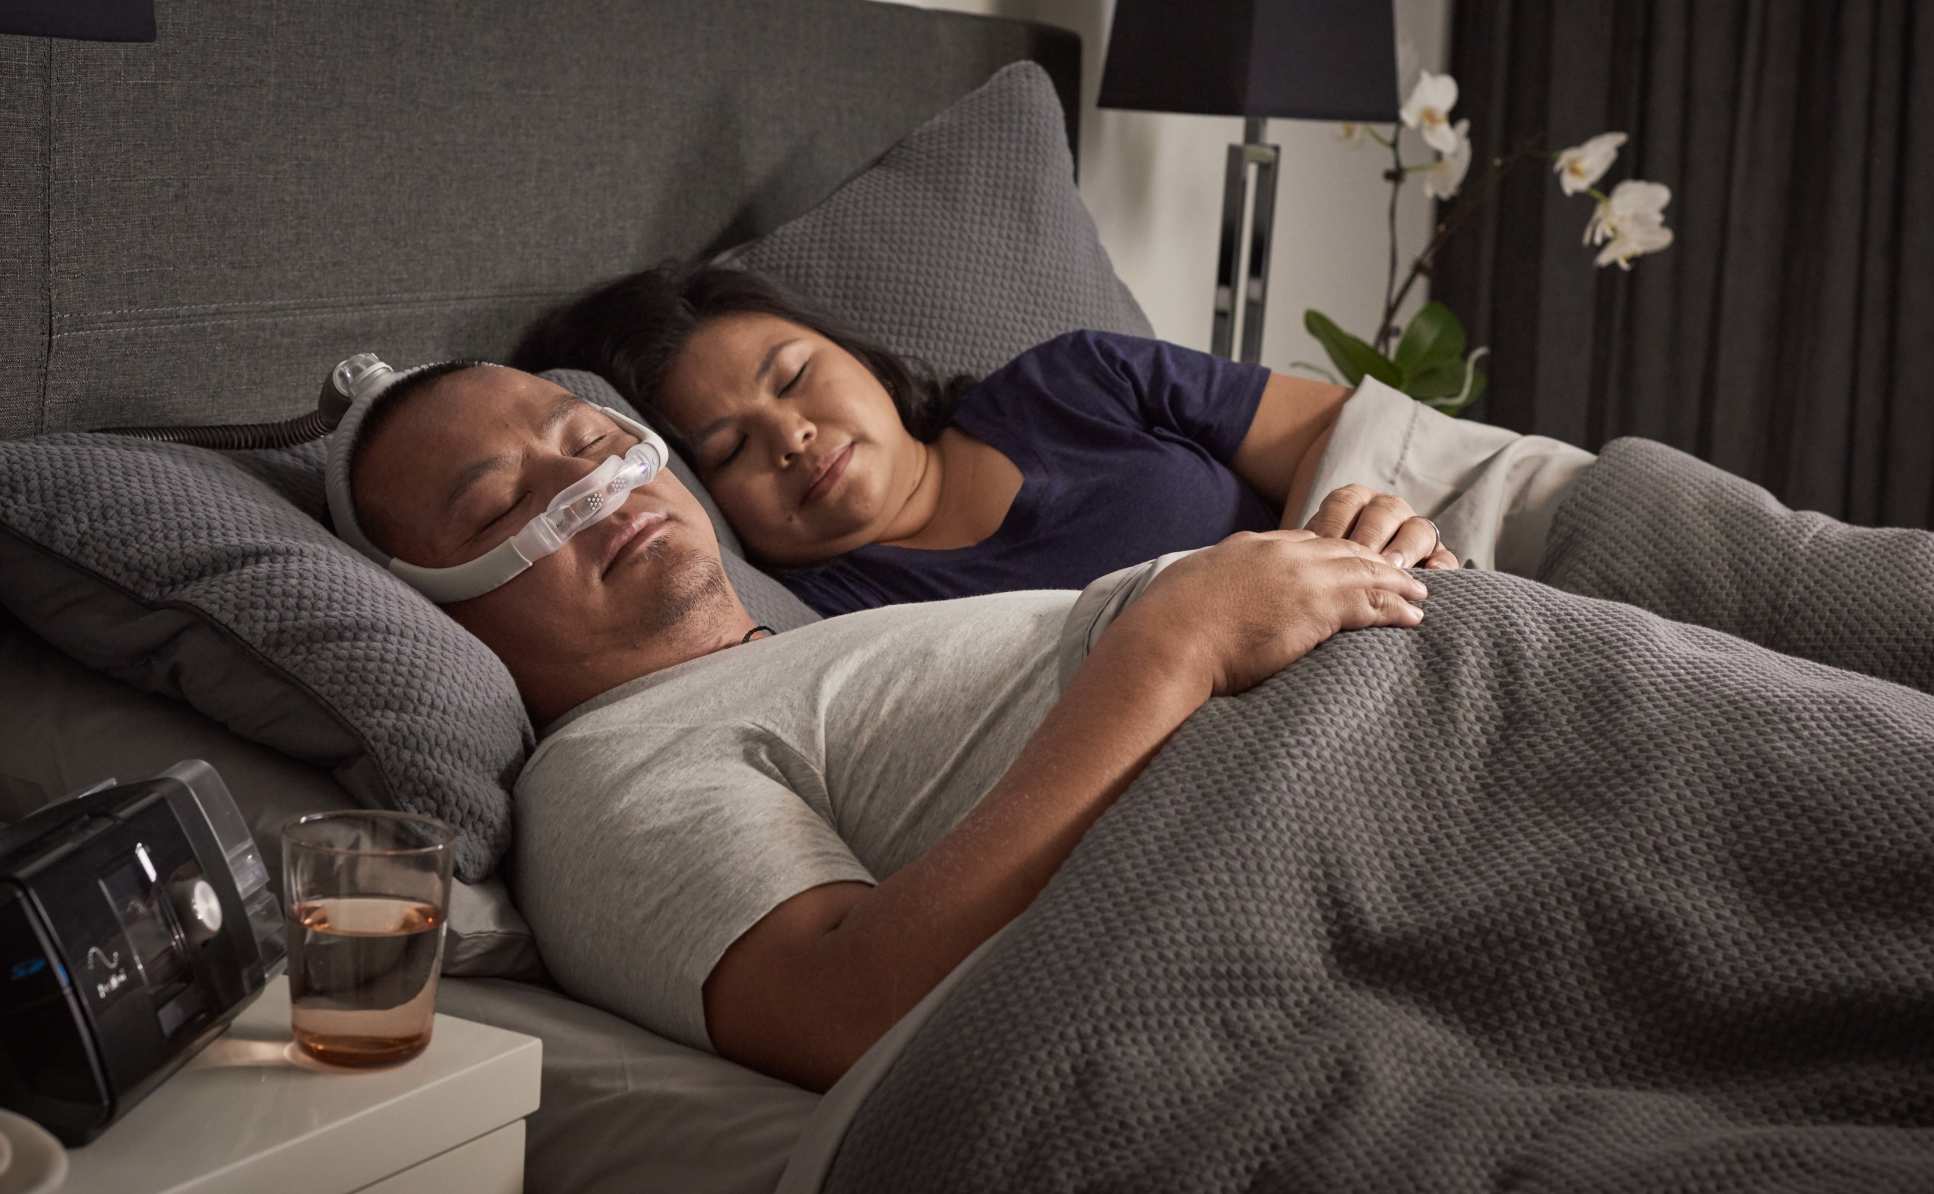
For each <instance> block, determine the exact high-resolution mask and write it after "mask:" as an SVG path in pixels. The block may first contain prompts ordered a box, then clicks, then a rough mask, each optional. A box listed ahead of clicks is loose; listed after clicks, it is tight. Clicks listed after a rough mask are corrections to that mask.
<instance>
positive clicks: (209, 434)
mask: <svg viewBox="0 0 1934 1194" xmlns="http://www.w3.org/2000/svg"><path fill="white" fill-rule="evenodd" d="M341 417H342V416H341V415H337V416H336V418H334V419H332V418H330V417H328V416H327V415H325V414H323V412H321V411H319V410H312V411H310V412H309V413H308V414H306V415H299V416H297V417H296V418H293V419H284V420H283V421H282V422H280V423H230V424H227V425H224V426H216V427H102V428H99V429H98V430H99V433H100V434H102V435H126V436H130V437H132V438H134V439H148V440H158V441H160V442H161V443H168V444H192V445H194V446H195V447H197V448H218V449H220V450H222V451H225V452H231V451H237V450H240V449H243V448H293V447H295V446H296V445H297V444H306V443H308V442H309V441H310V440H314V439H321V438H322V437H323V436H325V435H328V434H329V433H330V432H331V431H332V430H334V429H335V426H336V423H337V421H338V420H340V419H341Z"/></svg>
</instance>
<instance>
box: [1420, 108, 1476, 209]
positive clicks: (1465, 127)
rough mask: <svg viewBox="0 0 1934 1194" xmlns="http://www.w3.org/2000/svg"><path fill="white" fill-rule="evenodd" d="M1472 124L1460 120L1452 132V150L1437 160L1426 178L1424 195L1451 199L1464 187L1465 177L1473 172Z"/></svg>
mask: <svg viewBox="0 0 1934 1194" xmlns="http://www.w3.org/2000/svg"><path fill="white" fill-rule="evenodd" d="M1470 129H1471V122H1470V121H1468V120H1460V121H1458V122H1457V124H1456V126H1455V127H1453V128H1452V129H1451V130H1450V136H1451V149H1450V152H1448V153H1445V154H1444V155H1442V156H1441V157H1439V158H1438V159H1437V161H1436V162H1435V163H1434V164H1432V165H1431V167H1430V168H1429V169H1427V170H1424V171H1422V174H1423V176H1424V194H1426V195H1428V196H1430V197H1431V198H1432V199H1449V198H1451V197H1452V196H1454V195H1456V194H1457V190H1458V188H1459V187H1461V186H1463V185H1464V176H1465V175H1466V174H1469V173H1470V172H1471V138H1470Z"/></svg>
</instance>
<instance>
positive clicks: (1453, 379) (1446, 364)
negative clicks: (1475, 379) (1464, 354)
mask: <svg viewBox="0 0 1934 1194" xmlns="http://www.w3.org/2000/svg"><path fill="white" fill-rule="evenodd" d="M1403 381H1404V384H1403V385H1402V386H1400V387H1399V388H1400V389H1402V390H1403V392H1404V393H1406V394H1408V395H1410V396H1411V397H1412V398H1418V399H1422V400H1424V401H1427V402H1428V401H1431V400H1432V399H1437V398H1455V397H1457V396H1458V395H1459V394H1461V393H1463V392H1464V362H1462V361H1459V360H1449V361H1440V362H1438V363H1437V364H1434V365H1427V366H1425V367H1424V368H1422V369H1420V370H1418V371H1417V372H1415V373H1405V374H1404V379H1403Z"/></svg>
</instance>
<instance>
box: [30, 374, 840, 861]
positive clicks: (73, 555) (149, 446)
mask: <svg viewBox="0 0 1934 1194" xmlns="http://www.w3.org/2000/svg"><path fill="white" fill-rule="evenodd" d="M593 380H595V379H593ZM576 381H577V383H578V384H579V385H580V386H584V385H586V383H585V381H584V379H583V378H582V377H580V378H578V379H576ZM599 384H600V386H601V383H599ZM597 397H598V399H599V400H602V401H605V402H607V403H617V402H618V399H617V397H616V395H615V394H614V393H612V392H611V391H610V390H609V387H602V386H601V390H600V391H599V392H598V393H597ZM321 459H322V451H321V444H320V443H312V444H306V445H303V446H302V447H300V448H296V449H292V450H288V451H258V452H246V453H220V452H213V451H209V450H206V449H202V448H192V447H186V446H183V445H176V444H161V443H153V442H148V441H142V440H135V439H129V438H124V437H118V436H103V435H94V434H85V433H63V434H56V435H47V436H40V437H36V438H33V439H26V440H7V441H0V605H4V606H5V607H6V608H8V609H10V610H12V611H13V613H14V614H15V616H17V617H18V618H19V619H20V620H21V622H23V623H24V624H25V625H26V626H27V627H28V629H30V630H32V631H33V632H34V633H35V634H37V635H38V636H39V637H40V638H42V639H44V640H46V641H47V642H49V643H51V644H53V645H54V646H55V647H57V648H59V649H60V650H61V651H63V652H64V653H66V654H67V655H69V656H70V657H72V658H73V659H76V660H78V661H80V662H81V663H83V664H86V665H87V666H89V667H91V668H93V669H95V670H97V671H101V672H105V673H107V674H108V675H111V676H114V677H116V678H118V679H120V680H123V681H125V682H126V683H128V684H131V685H133V686H134V687H135V688H138V689H141V690H143V691H146V692H152V693H158V694H161V695H164V696H169V697H174V698H176V699H177V700H181V701H185V702H186V703H187V704H189V705H190V706H192V707H193V708H194V709H196V710H198V711H199V712H201V713H203V714H205V715H206V716H208V717H210V718H212V719H214V720H215V721H216V722H218V723H220V724H221V725H223V726H226V727H227V728H228V729H230V730H232V731H234V732H235V733H237V734H239V735H241V736H242V737H244V738H247V739H250V740H251V741H254V742H258V743H261V744H263V745H265V746H269V747H272V748H274V749H275V750H278V751H280V752H281V753H282V754H284V755H287V756H289V757H291V758H293V759H296V760H298V761H300V762H303V763H307V764H309V765H311V766H313V767H320V768H323V769H325V770H327V771H328V772H330V773H331V774H333V776H334V777H335V779H336V781H337V782H338V783H339V784H341V786H342V788H343V789H344V790H346V791H348V792H349V793H350V794H351V795H353V796H354V797H355V798H356V799H358V800H360V801H362V802H363V803H365V804H369V805H374V806H378V807H389V808H400V809H404V810H406V811H410V812H418V813H426V814H429V815H431V816H435V817H440V818H442V819H443V820H445V821H447V822H449V823H450V824H451V825H452V826H454V827H455V828H456V830H457V832H458V839H457V849H456V871H457V876H458V877H459V878H461V879H463V880H465V881H466V882H472V883H474V882H480V881H482V880H484V879H486V878H488V877H489V876H490V874H491V872H492V870H493V869H494V868H495V867H496V865H497V862H498V860H499V859H500V858H501V857H502V856H503V853H504V851H505V850H506V849H507V848H508V846H509V844H510V837H511V820H510V807H511V806H510V796H509V790H510V787H511V785H512V784H513V783H514V781H515V780H516V777H517V773H518V771H519V770H520V769H521V768H522V766H523V764H524V760H525V758H526V757H527V756H528V755H529V752H530V749H531V747H532V745H533V744H534V741H535V737H536V735H535V732H534V730H533V729H532V727H531V724H530V720H529V718H528V716H527V715H526V714H525V711H524V706H523V702H522V700H521V699H520V698H519V697H518V695H517V689H516V685H515V684H514V683H513V682H512V680H511V677H510V673H509V672H508V671H507V670H506V669H505V667H504V665H503V664H502V662H501V661H499V660H498V659H497V657H496V656H495V655H494V654H492V653H491V652H490V650H489V649H488V648H487V647H485V646H484V645H483V643H481V642H479V641H478V640H477V639H476V638H474V637H473V636H471V635H470V634H469V633H467V632H465V631H464V630H463V628H462V627H460V626H458V625H457V624H456V623H455V622H453V621H452V620H450V618H449V617H448V616H446V615H445V614H444V613H443V612H442V611H441V610H439V609H437V607H436V606H434V605H432V604H430V603H429V602H428V601H427V600H425V599H424V598H423V597H422V596H421V595H420V594H418V593H416V592H415V591H413V590H412V589H410V588H409V587H408V586H407V585H405V584H403V582H401V581H400V580H398V579H397V578H395V577H393V576H391V575H389V574H388V573H386V572H384V571H382V570H381V569H379V568H376V567H374V566H373V565H371V564H370V562H369V561H368V560H366V559H364V558H363V557H362V556H360V555H359V554H357V553H356V551H355V550H354V549H353V548H351V547H349V546H348V545H347V544H345V543H343V542H341V541H340V540H338V539H337V538H336V537H335V536H334V535H333V534H331V533H330V532H329V531H328V529H326V527H325V525H324V524H323V522H322V521H321V517H322V511H323V507H324V503H323V498H322V467H321ZM676 467H678V468H680V469H682V468H683V464H682V462H680V463H679V464H678V465H677V466H676ZM685 475H689V473H686V474H685ZM726 567H727V572H728V575H729V576H730V577H731V578H732V580H733V583H734V585H735V586H736V587H738V588H739V589H740V591H741V592H742V593H745V594H746V595H747V605H748V610H749V612H751V613H752V614H753V616H754V617H755V618H757V619H759V620H761V621H763V622H765V623H766V624H768V625H770V626H772V627H773V628H774V629H785V628H789V627H792V626H797V625H801V624H803V623H804V622H805V621H810V620H814V618H815V616H814V615H813V614H812V613H811V612H810V611H809V610H807V609H806V607H805V606H804V605H803V604H801V603H799V602H798V600H797V599H796V598H793V597H792V595H791V594H790V593H787V592H786V591H785V590H784V589H782V588H780V587H779V586H778V585H777V584H775V583H773V582H771V581H770V580H769V579H768V578H765V577H762V576H759V575H757V573H756V570H753V569H751V568H750V566H749V565H745V564H744V562H743V561H742V560H738V559H737V557H735V556H730V555H727V556H726Z"/></svg>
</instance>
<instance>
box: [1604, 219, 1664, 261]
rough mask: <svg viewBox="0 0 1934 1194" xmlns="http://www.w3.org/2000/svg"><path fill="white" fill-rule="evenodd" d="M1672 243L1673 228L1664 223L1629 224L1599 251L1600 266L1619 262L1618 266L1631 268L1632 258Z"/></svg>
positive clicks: (1653, 251)
mask: <svg viewBox="0 0 1934 1194" xmlns="http://www.w3.org/2000/svg"><path fill="white" fill-rule="evenodd" d="M1671 243H1672V229H1670V228H1667V227H1666V226H1665V225H1664V224H1657V223H1636V224H1628V225H1626V226H1624V227H1622V228H1620V229H1619V230H1618V235H1616V236H1614V237H1612V243H1611V244H1609V245H1606V246H1605V247H1604V248H1603V249H1600V250H1599V251H1598V261H1597V262H1596V264H1597V265H1598V266H1599V268H1601V269H1602V268H1604V267H1605V266H1608V265H1610V264H1612V263H1613V262H1614V261H1616V262H1618V268H1620V269H1631V268H1632V258H1634V257H1641V256H1643V255H1645V254H1647V253H1656V252H1658V251H1659V250H1661V249H1663V248H1665V247H1666V246H1667V245H1670V244H1671Z"/></svg>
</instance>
